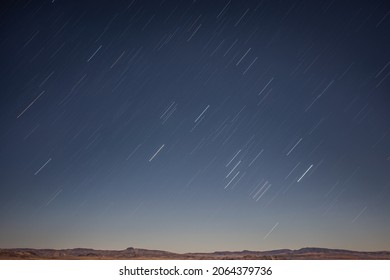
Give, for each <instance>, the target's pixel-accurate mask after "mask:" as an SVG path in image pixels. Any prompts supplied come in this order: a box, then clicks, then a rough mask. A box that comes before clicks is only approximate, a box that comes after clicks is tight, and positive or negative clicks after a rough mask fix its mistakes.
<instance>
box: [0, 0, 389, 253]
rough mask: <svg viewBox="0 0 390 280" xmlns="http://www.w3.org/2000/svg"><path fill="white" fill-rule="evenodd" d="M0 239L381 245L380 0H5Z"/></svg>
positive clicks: (148, 244) (27, 243) (383, 37)
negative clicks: (7, 1) (6, 0)
mask: <svg viewBox="0 0 390 280" xmlns="http://www.w3.org/2000/svg"><path fill="white" fill-rule="evenodd" d="M10 2H12V3H9V4H8V5H7V4H3V5H4V6H3V7H4V9H2V13H1V25H0V26H1V27H0V28H1V38H2V42H1V44H0V56H1V58H0V59H1V61H2V67H1V76H0V77H1V78H0V79H1V86H2V91H1V97H0V98H1V103H0V104H1V110H0V114H1V118H0V125H1V130H0V133H1V135H0V166H1V182H0V184H1V188H0V228H1V230H0V248H12V247H32V248H74V247H89V248H95V249H125V248H126V247H130V246H132V247H138V248H149V249H162V250H168V251H175V252H190V251H193V252H194V251H196V252H205V251H206V252H209V251H216V250H244V249H247V250H269V249H279V248H291V249H296V248H300V247H307V246H311V247H312V246H315V247H328V248H342V249H352V250H370V251H371V250H390V222H389V221H390V203H389V199H390V110H389V105H390V102H389V101H390V98H389V92H390V51H389V50H390V5H389V3H388V2H387V1H365V2H362V1H349V2H346V1H233V0H231V1H171V0H166V1H163V0H162V1H140V0H134V1H97V2H96V1H93V2H90V3H89V2H88V1H87V2H84V1H81V2H80V1H19V2H15V1H10Z"/></svg>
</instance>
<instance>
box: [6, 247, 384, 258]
mask: <svg viewBox="0 0 390 280" xmlns="http://www.w3.org/2000/svg"><path fill="white" fill-rule="evenodd" d="M0 259H1V260H137V259H138V260H156V259H160V260H389V259H390V252H389V251H377V252H359V251H349V250H339V249H326V248H302V249H299V250H290V249H281V250H272V251H247V250H244V251H237V252H230V251H220V252H213V253H185V254H178V253H172V252H167V251H160V250H147V249H138V248H133V247H129V248H127V249H125V250H94V249H85V248H75V249H61V250H55V249H28V248H18V249H0Z"/></svg>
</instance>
